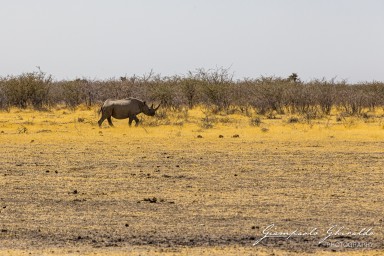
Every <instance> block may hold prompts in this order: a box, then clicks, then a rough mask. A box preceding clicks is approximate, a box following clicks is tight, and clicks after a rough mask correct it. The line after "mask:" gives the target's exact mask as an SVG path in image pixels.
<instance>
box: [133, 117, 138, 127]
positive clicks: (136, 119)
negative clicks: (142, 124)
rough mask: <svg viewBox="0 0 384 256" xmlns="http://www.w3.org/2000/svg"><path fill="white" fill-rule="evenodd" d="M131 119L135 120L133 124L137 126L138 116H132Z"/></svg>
mask: <svg viewBox="0 0 384 256" xmlns="http://www.w3.org/2000/svg"><path fill="white" fill-rule="evenodd" d="M133 120H135V126H138V125H139V118H137V116H136V115H135V116H133Z"/></svg>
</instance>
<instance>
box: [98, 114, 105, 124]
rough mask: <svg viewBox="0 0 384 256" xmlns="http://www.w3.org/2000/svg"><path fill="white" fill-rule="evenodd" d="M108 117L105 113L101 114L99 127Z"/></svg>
mask: <svg viewBox="0 0 384 256" xmlns="http://www.w3.org/2000/svg"><path fill="white" fill-rule="evenodd" d="M105 119H106V117H105V116H104V115H102V116H101V118H100V120H99V121H98V122H97V123H98V124H99V127H101V124H102V123H103V122H104V120H105Z"/></svg>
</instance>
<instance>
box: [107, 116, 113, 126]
mask: <svg viewBox="0 0 384 256" xmlns="http://www.w3.org/2000/svg"><path fill="white" fill-rule="evenodd" d="M107 120H108V124H109V125H110V126H112V127H113V126H114V125H113V123H112V117H108V118H107Z"/></svg>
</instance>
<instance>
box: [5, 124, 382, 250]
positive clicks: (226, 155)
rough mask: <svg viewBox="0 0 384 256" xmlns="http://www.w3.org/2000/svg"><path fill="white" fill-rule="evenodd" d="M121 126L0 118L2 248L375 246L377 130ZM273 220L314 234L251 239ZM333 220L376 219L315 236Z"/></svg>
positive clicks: (281, 227) (278, 226)
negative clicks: (45, 124)
mask: <svg viewBox="0 0 384 256" xmlns="http://www.w3.org/2000/svg"><path fill="white" fill-rule="evenodd" d="M117 126H120V127H118V128H114V129H105V128H104V129H101V130H99V129H98V128H95V127H93V128H91V127H92V126H91V125H89V124H81V126H78V127H76V129H75V130H76V131H77V132H74V133H71V134H68V133H67V132H66V131H65V129H69V130H70V129H71V126H70V127H63V129H62V130H60V129H56V130H55V129H54V128H49V129H52V131H51V130H47V131H45V132H37V131H33V127H32V128H30V129H29V130H30V132H28V133H25V134H19V133H17V132H13V131H15V129H13V128H12V129H10V130H7V129H5V128H3V130H4V129H5V130H4V132H3V133H2V134H0V140H1V141H0V142H1V148H0V154H1V164H0V184H1V192H0V207H1V208H0V228H1V233H0V252H3V253H5V254H6V253H9V254H10V255H12V254H14V255H18V253H19V254H22V253H25V252H30V253H32V254H36V255H38V254H40V253H43V252H44V253H45V254H55V251H56V253H59V254H71V253H72V254H87V253H89V254H91V253H93V252H95V253H101V254H107V253H110V254H115V255H120V254H121V255H125V252H126V253H128V252H129V253H130V254H133V253H136V254H146V253H149V254H156V253H158V254H163V253H167V254H170V255H172V254H177V253H181V254H197V255H203V254H205V255H212V254H223V253H224V254H233V255H236V253H240V254H243V253H244V254H246V255H256V254H264V255H271V254H273V253H274V254H278V255H279V254H282V255H284V254H295V253H297V254H302V253H313V252H316V253H327V252H334V251H339V252H341V253H346V252H348V253H351V252H355V253H362V254H365V253H370V254H373V255H374V254H376V253H377V255H379V254H380V252H382V251H383V249H384V234H383V218H384V216H383V212H384V203H383V202H384V185H383V182H382V181H383V166H384V150H383V149H384V140H383V137H382V136H381V135H380V133H379V135H375V136H376V137H369V136H368V137H366V138H365V137H364V136H366V135H365V134H364V133H361V132H360V131H359V130H356V131H352V133H353V132H355V133H356V134H357V135H356V136H355V137H348V138H347V137H343V136H344V135H343V134H344V132H343V131H329V130H327V131H325V132H318V131H316V132H313V134H311V131H309V132H308V131H304V130H297V129H293V130H292V131H291V130H289V131H288V130H287V131H288V132H286V133H285V135H281V130H276V132H275V133H274V130H273V128H271V131H269V132H268V133H263V132H260V131H259V132H258V133H257V134H253V133H251V132H249V130H248V129H249V128H244V129H235V128H228V129H226V130H217V131H216V130H211V131H203V130H199V131H185V132H184V130H183V129H182V128H180V129H179V130H177V132H175V130H172V129H173V128H172V129H168V130H167V129H164V130H162V134H159V133H158V130H156V129H159V128H157V127H153V128H147V129H145V131H144V130H143V129H140V128H128V127H126V124H125V123H124V124H123V123H120V124H118V125H117ZM31 129H32V130H31ZM283 129H289V128H287V127H284V128H283ZM198 134H202V138H197V135H198ZM219 134H224V135H223V138H219ZM233 134H238V135H239V136H238V137H233V136H232V135H233ZM304 137H305V139H303V138H304ZM271 224H274V225H275V228H274V229H273V230H274V231H275V232H289V233H292V232H293V231H295V230H297V233H303V232H310V231H311V230H312V229H314V228H316V229H317V230H316V231H317V234H316V235H312V236H311V235H308V234H307V235H305V234H302V235H301V236H300V235H297V236H292V237H291V238H289V239H285V238H266V239H264V240H262V241H261V242H260V243H259V244H257V245H256V246H253V243H254V242H255V241H256V240H258V239H260V238H261V237H262V236H263V230H264V229H265V228H266V227H267V226H269V225H271ZM333 225H337V227H342V226H344V230H343V232H348V231H353V232H358V231H361V229H364V228H366V229H367V230H368V229H371V228H372V229H371V232H370V234H366V235H363V234H360V235H353V234H341V235H337V236H331V237H330V238H329V239H327V240H326V241H325V242H324V243H322V244H320V245H319V241H320V240H321V239H322V238H324V237H325V236H326V235H327V230H328V229H329V228H330V227H332V226H333ZM330 242H333V243H334V244H335V243H343V245H344V246H331V245H330V244H329V243H330ZM357 242H358V244H359V245H360V246H358V247H357V246H356V244H353V243H357ZM348 245H350V246H351V245H355V246H352V248H349V247H350V246H348Z"/></svg>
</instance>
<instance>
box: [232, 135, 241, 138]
mask: <svg viewBox="0 0 384 256" xmlns="http://www.w3.org/2000/svg"><path fill="white" fill-rule="evenodd" d="M232 138H240V135H239V134H235V135H233V136H232Z"/></svg>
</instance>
